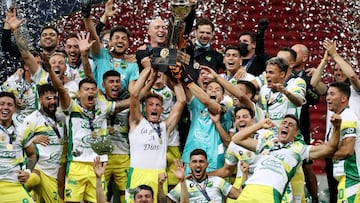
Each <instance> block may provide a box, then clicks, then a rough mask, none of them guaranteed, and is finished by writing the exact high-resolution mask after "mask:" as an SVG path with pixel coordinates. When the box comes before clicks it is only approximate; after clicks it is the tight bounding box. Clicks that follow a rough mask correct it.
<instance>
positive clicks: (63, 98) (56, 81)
mask: <svg viewBox="0 0 360 203" xmlns="http://www.w3.org/2000/svg"><path fill="white" fill-rule="evenodd" d="M43 60H44V61H45V62H44V64H46V68H47V70H48V72H49V77H50V79H51V82H52V84H53V85H54V88H55V89H56V90H57V91H58V93H59V98H60V104H61V108H62V109H68V107H69V106H70V103H71V98H70V95H69V94H68V92H67V90H66V89H65V87H64V85H63V82H62V81H61V80H60V78H59V77H57V76H56V74H55V72H54V70H53V69H52V66H51V65H50V64H49V63H48V60H49V59H48V58H47V56H46V54H44V55H43Z"/></svg>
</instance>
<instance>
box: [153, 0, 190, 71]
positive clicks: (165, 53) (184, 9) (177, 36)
mask: <svg viewBox="0 0 360 203" xmlns="http://www.w3.org/2000/svg"><path fill="white" fill-rule="evenodd" d="M170 8H171V11H172V15H173V18H172V21H171V22H170V25H171V29H170V31H169V35H168V36H169V37H168V42H169V43H168V44H169V46H168V47H156V48H154V49H153V56H152V59H151V61H152V66H153V67H154V68H156V69H159V71H161V72H165V73H166V72H169V66H177V64H176V62H180V63H181V64H186V65H189V63H190V56H189V55H188V54H186V53H185V52H182V51H180V50H179V49H181V48H182V47H181V46H179V45H180V44H182V41H184V39H183V32H184V18H185V17H186V16H187V15H188V14H189V13H190V11H191V6H190V3H189V0H172V1H171V3H170Z"/></svg>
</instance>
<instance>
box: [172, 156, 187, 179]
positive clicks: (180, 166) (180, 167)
mask: <svg viewBox="0 0 360 203" xmlns="http://www.w3.org/2000/svg"><path fill="white" fill-rule="evenodd" d="M174 163H175V165H176V170H174V169H172V172H173V173H174V175H175V176H176V177H177V178H178V179H179V180H180V181H184V180H185V165H184V163H183V162H182V161H180V160H179V159H176V160H175V161H174Z"/></svg>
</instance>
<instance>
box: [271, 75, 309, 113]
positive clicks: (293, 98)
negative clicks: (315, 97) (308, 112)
mask: <svg viewBox="0 0 360 203" xmlns="http://www.w3.org/2000/svg"><path fill="white" fill-rule="evenodd" d="M301 80H302V79H301ZM304 83H305V81H304ZM273 86H274V89H275V90H277V91H279V92H281V93H282V94H284V95H285V96H286V97H287V98H288V99H289V100H290V102H291V103H293V104H294V105H295V106H301V105H303V104H304V99H305V98H304V97H305V94H304V97H302V96H301V95H299V94H294V93H293V92H290V91H289V90H287V89H286V88H285V87H284V85H283V84H280V83H276V84H274V85H273ZM305 86H306V83H305ZM305 90H306V87H305Z"/></svg>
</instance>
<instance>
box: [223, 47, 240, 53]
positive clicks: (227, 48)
mask: <svg viewBox="0 0 360 203" xmlns="http://www.w3.org/2000/svg"><path fill="white" fill-rule="evenodd" d="M230 49H231V50H236V51H237V52H239V55H240V50H239V47H238V46H233V45H230V46H227V47H226V49H225V52H224V53H226V52H227V51H228V50H230Z"/></svg>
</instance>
